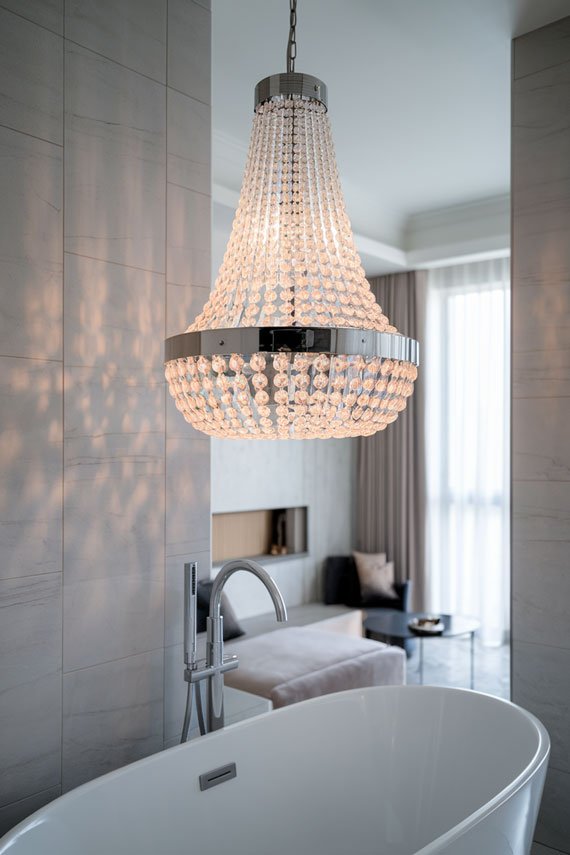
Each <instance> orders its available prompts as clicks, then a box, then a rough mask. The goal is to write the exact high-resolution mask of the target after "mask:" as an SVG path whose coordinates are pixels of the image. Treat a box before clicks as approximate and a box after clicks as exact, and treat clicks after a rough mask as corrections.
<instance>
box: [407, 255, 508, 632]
mask: <svg viewBox="0 0 570 855" xmlns="http://www.w3.org/2000/svg"><path fill="white" fill-rule="evenodd" d="M427 330H428V334H427V336H426V339H425V347H424V357H425V358H424V360H423V371H424V372H425V378H426V386H427V388H426V400H427V401H428V402H429V405H428V407H427V413H426V448H427V483H428V522H427V563H428V573H427V578H428V591H429V597H428V602H429V605H430V608H431V609H433V610H434V611H440V612H451V613H454V612H455V613H460V614H467V615H474V616H475V617H478V618H479V620H480V621H481V625H482V631H481V636H482V641H483V643H484V644H487V645H498V644H501V643H503V642H504V641H505V640H506V637H507V634H508V630H509V542H510V532H509V471H510V463H509V460H510V423H509V415H510V409H509V390H510V283H509V260H508V259H506V258H500V259H493V260H490V261H483V262H476V263H473V264H464V265H457V266H453V267H442V268H437V269H434V270H430V271H429V274H428V297H427Z"/></svg>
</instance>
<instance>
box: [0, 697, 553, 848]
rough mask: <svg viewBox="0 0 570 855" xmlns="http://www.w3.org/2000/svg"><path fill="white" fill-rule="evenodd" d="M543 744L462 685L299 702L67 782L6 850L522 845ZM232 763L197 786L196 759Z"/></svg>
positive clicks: (530, 822)
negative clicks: (230, 772)
mask: <svg viewBox="0 0 570 855" xmlns="http://www.w3.org/2000/svg"><path fill="white" fill-rule="evenodd" d="M548 753H549V739H548V735H547V733H546V731H545V729H544V727H543V726H542V725H541V724H540V722H539V721H537V719H535V718H534V717H533V716H531V715H530V714H529V713H527V712H525V711H524V710H521V709H520V708H518V707H516V706H514V705H513V704H510V703H508V702H506V701H501V700H499V699H497V698H493V697H490V696H488V695H481V694H478V693H476V692H469V691H465V690H461V689H442V688H435V687H429V686H423V687H422V686H393V687H385V688H372V689H358V690H353V691H350V692H343V693H341V694H337V695H327V696H326V697H323V698H317V699H315V700H311V701H306V702H305V703H301V704H296V705H294V706H290V707H285V708H284V709H281V710H277V711H275V712H271V713H268V714H266V715H263V716H259V717H258V718H256V719H250V720H249V721H245V722H241V723H239V724H235V725H233V726H232V727H229V728H227V729H226V730H224V731H220V732H218V733H216V734H212V735H210V736H207V737H202V738H201V739H198V740H195V741H194V742H191V743H189V744H187V745H184V746H181V747H178V748H172V749H170V750H169V751H164V752H162V753H161V754H157V755H155V756H153V757H149V758H147V759H146V760H141V761H139V762H138V763H134V764H132V765H131V766H127V767H125V768H123V769H120V770H119V771H117V772H113V773H111V774H109V775H105V776H104V777H102V778H99V779H98V780H96V781H93V782H91V783H89V784H86V785H84V786H83V787H79V788H78V789H77V790H74V791H73V792H71V793H68V794H67V795H65V796H63V797H62V798H60V799H58V800H57V801H55V802H52V804H50V805H48V806H47V807H45V808H43V809H42V810H40V811H38V812H37V813H35V814H34V815H33V816H31V817H30V818H29V819H27V820H26V821H25V822H23V823H22V824H20V825H19V826H17V827H16V828H15V829H14V830H13V831H12V832H11V833H10V834H8V836H7V837H5V838H4V839H3V840H2V841H1V842H0V853H10V855H40V853H41V855H103V853H105V855H126V853H129V855H130V853H133V855H134V853H137V855H179V853H187V855H210V853H212V855H214V853H215V855H224V853H232V855H285V853H287V855H291V853H295V855H320V853H323V855H325V853H326V855H349V854H350V855H360V853H363V854H364V853H366V855H372V853H377V855H411V854H412V853H422V855H428V853H429V855H432V853H436V852H437V853H443V852H445V853H454V855H503V853H505V855H506V853H509V855H513V853H514V855H523V853H524V855H526V853H528V852H529V850H530V845H531V840H532V834H533V830H534V824H535V821H536V815H537V811H538V806H539V803H540V797H541V793H542V786H543V782H544V776H545V772H546V763H547V759H548ZM232 762H233V763H236V767H237V777H235V778H234V779H232V780H227V781H225V782H224V783H221V784H219V785H218V786H215V787H214V788H212V789H208V790H205V791H201V790H200V788H199V783H198V778H199V775H200V774H201V773H204V772H207V771H209V770H211V769H213V768H215V767H219V766H223V765H225V764H228V763H232Z"/></svg>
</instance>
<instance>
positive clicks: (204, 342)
mask: <svg viewBox="0 0 570 855" xmlns="http://www.w3.org/2000/svg"><path fill="white" fill-rule="evenodd" d="M296 6H297V3H296V0H291V20H290V33H289V43H288V48H287V72H286V73H284V74H275V75H272V76H271V77H266V78H265V79H264V80H262V81H261V82H260V83H258V84H257V86H256V89H255V114H254V120H253V131H252V136H251V142H250V147H249V153H248V157H247V163H246V168H245V175H244V180H243V185H242V190H241V196H240V201H239V205H238V208H237V211H236V215H235V219H234V223H233V227H232V233H231V235H230V239H229V242H228V246H227V249H226V253H225V256H224V260H223V262H222V265H221V267H220V270H219V273H218V278H217V280H216V284H215V287H214V290H213V292H212V294H211V296H210V299H209V300H208V302H207V303H206V305H205V307H204V309H203V311H202V312H201V313H200V314H199V315H198V317H197V318H196V320H195V321H194V322H193V323H192V324H191V325H190V326H189V327H188V330H187V331H186V332H185V333H181V334H180V335H176V336H172V337H171V338H169V339H167V341H166V354H165V359H166V378H167V380H168V386H169V390H170V394H171V395H172V397H173V398H174V401H175V404H176V407H177V408H178V410H179V411H180V412H181V413H182V415H183V416H184V418H185V419H186V421H188V422H189V423H190V424H191V425H192V426H193V427H195V428H196V429H197V430H199V431H202V432H204V433H206V434H209V435H210V436H217V437H223V438H229V439H241V438H245V439H291V438H292V439H309V438H328V437H350V436H367V435H370V434H373V433H376V431H379V430H384V429H385V428H386V427H387V425H389V424H390V423H391V422H393V421H395V419H396V418H397V417H398V414H399V413H400V412H401V411H402V410H403V409H404V408H405V406H406V400H407V398H408V397H409V396H410V395H411V394H412V391H413V384H414V380H415V379H416V376H417V364H418V343H417V342H416V341H414V340H413V339H409V338H406V337H404V336H403V335H401V334H399V333H398V331H397V330H396V329H395V327H393V326H392V325H391V324H390V322H389V320H388V318H387V317H386V316H385V315H384V314H383V312H382V309H381V308H380V306H379V305H378V304H377V303H376V301H375V299H374V296H373V294H372V292H371V290H370V286H369V284H368V282H367V281H366V279H365V275H364V270H363V268H362V264H361V262H360V258H359V256H358V253H357V251H356V247H355V245H354V239H353V235H352V230H351V226H350V222H349V219H348V216H347V214H346V210H345V206H344V199H343V196H342V191H341V187H340V181H339V176H338V171H337V166H336V161H335V156H334V149H333V143H332V136H331V130H330V125H329V121H328V117H327V89H326V86H325V84H324V83H322V81H320V80H318V79H317V78H316V77H312V76H310V75H308V74H301V73H299V72H296V71H295V55H296V36H295V34H296V23H297V11H296Z"/></svg>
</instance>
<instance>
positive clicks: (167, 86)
mask: <svg viewBox="0 0 570 855" xmlns="http://www.w3.org/2000/svg"><path fill="white" fill-rule="evenodd" d="M0 8H3V7H1V6H0ZM202 8H203V7H202ZM18 17H21V16H18ZM24 20H27V18H25V19H24ZM30 23H31V22H30ZM35 26H39V25H35ZM50 32H51V30H50ZM62 38H63V40H64V46H65V45H68V44H69V45H73V46H74V47H78V48H81V50H84V51H87V53H90V54H93V56H98V57H100V59H104V60H105V61H106V62H110V63H112V64H113V65H117V66H119V68H124V69H126V70H127V71H131V72H132V73H133V74H137V75H138V76H139V77H144V78H145V79H146V80H151V81H152V82H153V83H156V84H157V85H158V86H162V87H163V89H170V90H172V92H177V93H178V94H179V95H184V96H185V97H186V98H189V99H190V100H191V101H196V102H197V103H198V104H202V105H203V106H205V107H211V106H212V103H211V101H203V100H202V98H197V97H196V96H195V95H189V94H188V93H187V92H183V90H182V89H177V88H176V86H172V85H171V84H170V83H168V82H166V83H165V82H164V81H162V80H157V78H156V77H151V76H150V75H148V74H144V73H143V72H142V71H138V70H137V69H136V68H133V67H132V66H130V65H125V64H124V63H122V62H118V61H117V60H116V59H111V58H110V57H108V56H106V55H105V54H104V53H99V51H96V50H93V48H90V47H86V45H83V44H81V42H77V41H74V39H70V38H68V37H67V36H65V37H62Z"/></svg>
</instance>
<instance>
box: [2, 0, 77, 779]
mask: <svg viewBox="0 0 570 855" xmlns="http://www.w3.org/2000/svg"><path fill="white" fill-rule="evenodd" d="M0 9H2V11H3V12H8V13H9V14H10V15H14V17H15V18H20V19H21V20H22V21H26V23H28V24H32V25H33V26H34V27H39V28H40V30H47V32H48V33H51V34H52V35H54V36H59V37H60V38H63V35H62V33H60V32H58V31H57V30H52V28H51V27H46V26H45V24H38V22H37V21H32V19H31V18H27V17H26V16H25V15H21V14H20V12H14V10H13V9H11V8H10V7H9V6H5V5H4V3H0ZM62 17H65V16H63V15H62ZM50 789H51V788H50Z"/></svg>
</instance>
